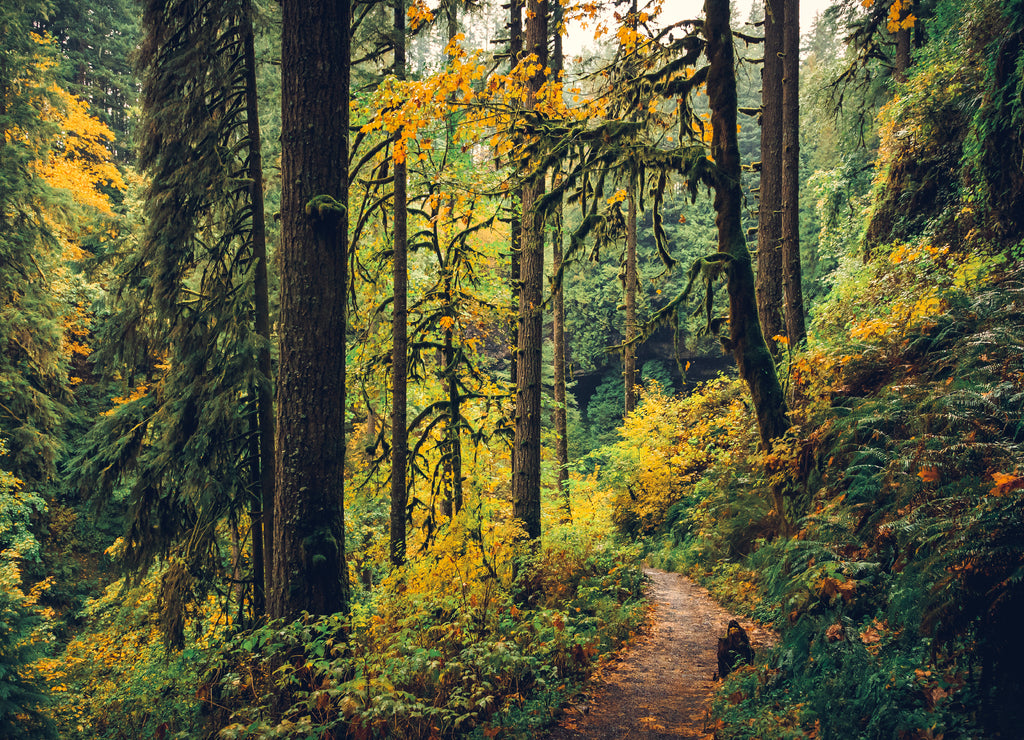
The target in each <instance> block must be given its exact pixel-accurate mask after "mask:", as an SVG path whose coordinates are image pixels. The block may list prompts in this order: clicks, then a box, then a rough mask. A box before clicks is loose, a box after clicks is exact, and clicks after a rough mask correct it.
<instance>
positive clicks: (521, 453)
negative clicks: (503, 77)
mask: <svg viewBox="0 0 1024 740" xmlns="http://www.w3.org/2000/svg"><path fill="white" fill-rule="evenodd" d="M526 17H527V23H526V44H525V47H526V48H525V51H526V53H527V54H530V55H534V56H535V57H536V60H537V62H538V64H539V70H538V71H537V73H536V74H535V75H534V76H533V77H532V78H531V79H530V80H529V82H528V94H527V102H526V104H527V107H528V108H533V107H534V106H535V105H536V99H537V93H538V92H539V90H540V87H541V85H542V84H543V83H544V67H545V66H546V65H547V56H548V54H547V48H548V35H547V2H546V0H528V2H527V5H526ZM543 194H544V179H543V176H541V177H536V178H534V179H533V180H532V181H530V182H527V183H525V184H524V185H523V240H522V253H521V255H520V273H519V275H520V288H519V291H520V292H519V345H518V347H519V348H518V352H517V353H516V360H517V363H518V365H517V371H516V430H515V442H514V447H513V458H514V472H513V475H512V513H513V516H515V518H516V519H519V520H520V521H522V522H523V525H524V527H525V529H526V534H527V536H528V537H529V538H530V539H539V538H540V410H541V403H540V401H541V342H542V335H541V330H542V324H543V321H542V319H543V315H542V303H543V292H544V219H543V216H542V214H540V213H539V212H538V211H537V210H536V208H535V207H534V205H535V204H536V202H537V201H538V200H539V199H540V197H541V196H543Z"/></svg>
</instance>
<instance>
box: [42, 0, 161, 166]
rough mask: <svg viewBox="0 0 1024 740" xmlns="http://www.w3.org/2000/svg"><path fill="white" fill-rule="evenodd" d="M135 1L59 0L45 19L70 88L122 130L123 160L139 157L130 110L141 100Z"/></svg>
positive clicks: (116, 146)
mask: <svg viewBox="0 0 1024 740" xmlns="http://www.w3.org/2000/svg"><path fill="white" fill-rule="evenodd" d="M135 5H136V3H134V2H132V0H97V1H96V2H89V3H83V2H78V0H57V1H56V2H53V3H52V6H53V9H52V11H51V12H50V13H48V15H47V17H46V19H45V20H44V21H43V22H42V27H43V28H45V29H46V30H47V31H48V32H49V33H50V34H51V35H52V36H53V37H54V39H56V41H57V43H58V44H59V45H60V49H61V55H60V60H61V61H60V67H59V73H60V76H61V78H62V79H63V81H64V83H63V84H64V86H65V87H66V88H67V90H68V91H69V92H71V93H72V94H74V95H77V96H78V97H79V98H81V99H82V100H83V101H85V102H86V103H87V104H88V106H89V109H90V111H91V112H92V114H93V115H95V116H96V117H97V118H99V119H100V120H101V121H103V122H104V123H105V124H107V125H108V126H109V127H110V128H111V130H113V131H114V132H115V133H116V134H117V140H116V142H114V144H113V146H112V148H113V149H114V150H115V154H116V156H117V159H118V161H120V162H132V161H134V159H135V151H134V141H133V140H132V136H131V134H132V132H131V126H132V120H131V118H132V117H131V111H132V108H133V107H134V106H135V104H136V101H137V98H138V89H137V78H136V77H135V75H134V72H133V69H132V61H131V54H132V52H133V51H134V49H135V47H136V45H137V44H138V42H139V39H140V35H141V25H140V23H139V20H140V19H139V14H138V12H137V10H136V7H135Z"/></svg>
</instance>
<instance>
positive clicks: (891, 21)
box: [860, 0, 917, 33]
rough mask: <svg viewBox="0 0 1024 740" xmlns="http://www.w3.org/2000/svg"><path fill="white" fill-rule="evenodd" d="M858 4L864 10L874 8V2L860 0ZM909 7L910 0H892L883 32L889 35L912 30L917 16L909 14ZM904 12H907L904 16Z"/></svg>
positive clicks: (873, 0) (871, 0)
mask: <svg viewBox="0 0 1024 740" xmlns="http://www.w3.org/2000/svg"><path fill="white" fill-rule="evenodd" d="M860 4H861V5H862V6H863V7H865V8H870V7H872V6H874V4H875V0H861V3H860ZM910 6H911V3H910V0H893V2H892V5H890V6H889V14H888V18H887V20H886V22H885V30H887V31H888V32H889V33H896V32H897V31H900V30H906V29H909V28H913V27H914V23H915V22H916V21H917V16H915V15H914V14H913V13H911V12H909V11H910ZM904 11H907V12H906V15H904V14H903V13H904Z"/></svg>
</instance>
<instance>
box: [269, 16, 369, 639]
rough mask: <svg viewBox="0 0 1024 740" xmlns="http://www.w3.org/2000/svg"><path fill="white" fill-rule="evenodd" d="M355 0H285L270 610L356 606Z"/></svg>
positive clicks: (279, 614) (288, 612)
mask: <svg viewBox="0 0 1024 740" xmlns="http://www.w3.org/2000/svg"><path fill="white" fill-rule="evenodd" d="M350 17H351V7H350V4H349V0H341V1H340V2H333V1H332V0H284V2H283V19H282V35H281V60H282V63H281V108H282V110H281V142H282V157H281V162H282V165H281V169H282V193H281V249H280V269H281V314H280V322H279V325H280V334H279V336H280V339H279V347H280V374H279V376H278V391H277V409H278V414H277V436H276V439H275V441H276V447H277V485H276V489H275V496H274V506H275V511H274V513H275V521H274V534H275V539H274V544H275V551H274V579H273V589H272V591H271V594H270V600H269V607H270V616H271V617H273V618H285V619H294V618H295V617H297V616H298V615H299V614H300V612H302V611H308V612H310V613H312V614H330V613H334V612H339V611H347V610H348V572H347V568H346V562H345V513H344V467H345V432H344V430H345V413H344V412H345V328H346V326H345V322H346V316H345V309H346V301H345V297H346V290H345V289H346V285H347V280H348V275H347V251H348V250H347V247H348V210H347V203H348V129H349V60H350V53H349V23H350Z"/></svg>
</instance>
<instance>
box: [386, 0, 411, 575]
mask: <svg viewBox="0 0 1024 740" xmlns="http://www.w3.org/2000/svg"><path fill="white" fill-rule="evenodd" d="M394 11H395V28H394V32H395V42H394V43H395V65H394V73H395V77H397V78H398V79H400V80H403V79H405V0H395V2H394ZM394 167H395V171H394V187H395V195H394V198H395V201H394V209H395V219H394V228H395V231H394V237H395V243H394V271H393V275H392V287H393V297H394V302H393V304H392V313H391V340H392V341H391V385H392V388H391V540H390V543H389V545H390V548H389V553H390V557H391V564H392V565H394V566H395V567H399V566H401V565H402V564H403V563H405V539H406V533H405V520H406V508H407V507H408V503H409V489H408V488H406V481H405V479H406V468H407V467H408V447H409V439H408V436H409V432H408V420H407V416H406V415H407V411H406V401H407V385H408V374H409V373H408V360H407V358H408V345H409V340H408V325H407V320H408V305H407V304H408V292H409V291H408V274H409V267H408V261H409V260H408V218H407V216H408V214H407V200H408V199H407V196H406V186H407V180H408V176H407V172H406V167H405V162H404V161H402V162H398V161H397V160H396V161H395V162H394Z"/></svg>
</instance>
